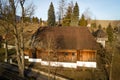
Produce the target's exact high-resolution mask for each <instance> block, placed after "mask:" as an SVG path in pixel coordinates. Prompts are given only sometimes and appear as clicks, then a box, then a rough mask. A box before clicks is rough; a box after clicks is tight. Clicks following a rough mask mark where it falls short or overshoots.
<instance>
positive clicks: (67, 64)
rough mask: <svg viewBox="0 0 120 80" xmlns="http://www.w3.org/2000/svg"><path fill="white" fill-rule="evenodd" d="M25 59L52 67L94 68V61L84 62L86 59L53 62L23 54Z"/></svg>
mask: <svg viewBox="0 0 120 80" xmlns="http://www.w3.org/2000/svg"><path fill="white" fill-rule="evenodd" d="M25 59H28V61H29V62H39V63H41V65H46V66H47V65H50V66H54V67H66V68H77V67H89V68H96V62H86V61H76V62H74V63H72V62H55V61H43V60H42V59H33V58H29V57H28V56H25Z"/></svg>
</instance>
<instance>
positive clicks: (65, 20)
mask: <svg viewBox="0 0 120 80" xmlns="http://www.w3.org/2000/svg"><path fill="white" fill-rule="evenodd" d="M71 15H72V7H71V6H68V9H67V12H66V15H65V17H64V18H63V26H70V23H71Z"/></svg>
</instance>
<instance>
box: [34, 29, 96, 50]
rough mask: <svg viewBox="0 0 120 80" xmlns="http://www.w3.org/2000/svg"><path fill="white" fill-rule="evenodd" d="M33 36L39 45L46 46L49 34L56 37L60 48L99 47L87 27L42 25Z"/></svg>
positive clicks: (94, 48) (55, 39) (55, 40)
mask: <svg viewBox="0 0 120 80" xmlns="http://www.w3.org/2000/svg"><path fill="white" fill-rule="evenodd" d="M33 36H34V38H35V39H36V40H35V42H34V43H36V42H37V43H36V45H37V46H38V47H40V46H39V45H40V44H42V47H44V48H45V45H46V42H47V40H48V38H47V37H48V36H49V37H52V38H54V42H55V44H56V46H58V47H59V49H76V50H81V49H92V50H96V49H98V44H97V43H96V41H95V39H94V37H93V36H92V34H91V33H90V31H89V30H88V28H87V27H42V28H39V29H38V30H37V31H36V32H35V33H34V34H33ZM41 42H42V43H41Z"/></svg>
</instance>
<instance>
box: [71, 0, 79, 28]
mask: <svg viewBox="0 0 120 80" xmlns="http://www.w3.org/2000/svg"><path fill="white" fill-rule="evenodd" d="M78 22H79V6H78V3H77V2H76V3H75V6H74V8H73V13H72V21H71V26H78Z"/></svg>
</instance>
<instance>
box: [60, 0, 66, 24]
mask: <svg viewBox="0 0 120 80" xmlns="http://www.w3.org/2000/svg"><path fill="white" fill-rule="evenodd" d="M58 5H59V6H58V20H59V24H62V20H63V17H64V15H65V11H66V10H65V9H66V0H59V4H58Z"/></svg>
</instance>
